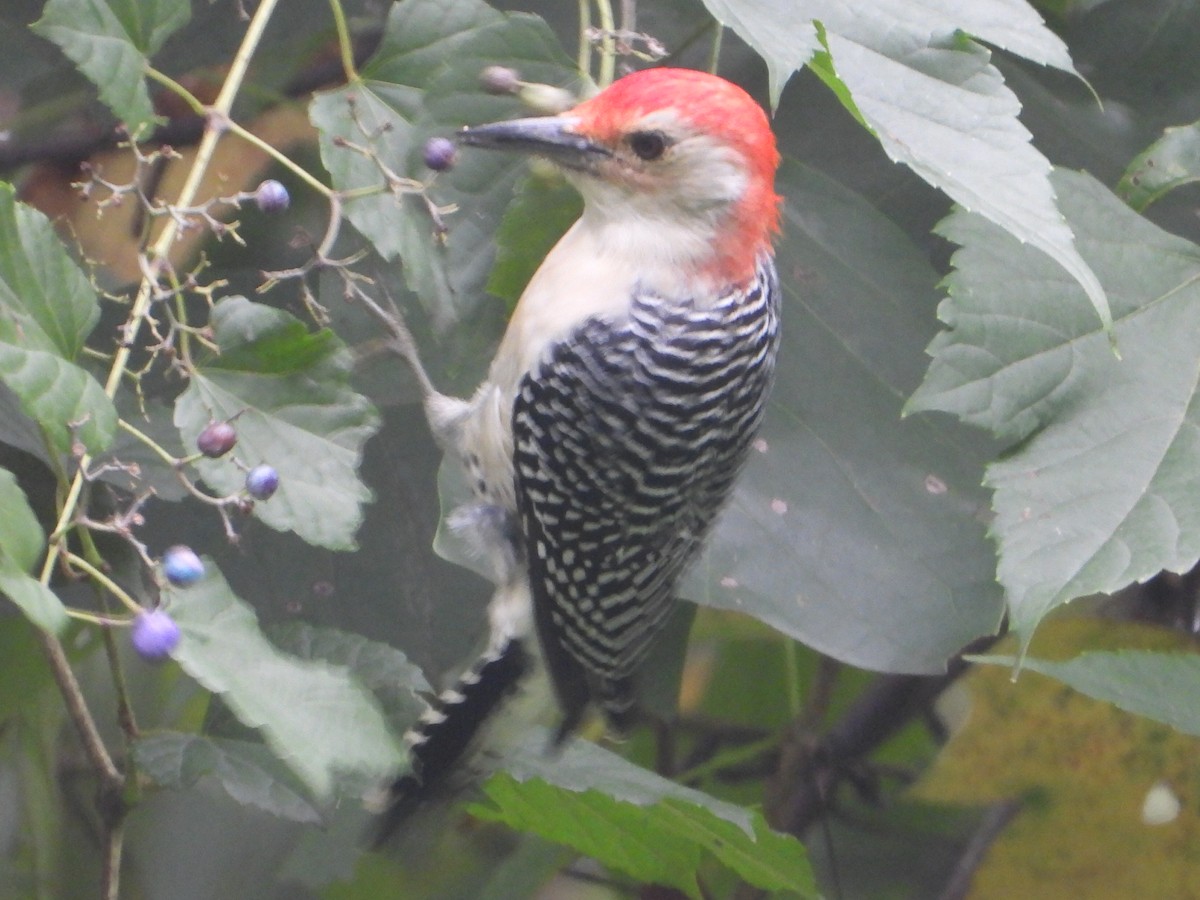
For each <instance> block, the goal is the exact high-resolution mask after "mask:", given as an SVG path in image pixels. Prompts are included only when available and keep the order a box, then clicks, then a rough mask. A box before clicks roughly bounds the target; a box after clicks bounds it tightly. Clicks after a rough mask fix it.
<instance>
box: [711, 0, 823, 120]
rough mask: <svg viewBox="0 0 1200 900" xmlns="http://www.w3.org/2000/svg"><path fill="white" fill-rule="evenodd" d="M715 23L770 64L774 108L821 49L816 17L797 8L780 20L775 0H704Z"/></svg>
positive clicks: (769, 71) (772, 105) (768, 67)
mask: <svg viewBox="0 0 1200 900" xmlns="http://www.w3.org/2000/svg"><path fill="white" fill-rule="evenodd" d="M704 5H705V6H706V7H707V8H708V11H709V13H710V14H711V15H712V17H713V18H714V19H716V20H717V21H718V22H720V23H721V25H722V26H724V27H725V28H732V29H733V30H734V31H735V32H736V33H737V35H738V36H739V37H740V38H741V39H742V40H744V41H745V42H746V43H747V44H749V45H750V46H751V47H753V48H754V50H755V52H757V53H758V55H759V56H761V57H762V58H763V61H764V62H765V63H766V64H767V72H768V73H769V76H770V80H771V108H772V109H774V108H775V107H777V106H779V97H780V95H782V94H783V88H784V85H786V84H787V82H788V79H789V78H791V77H792V75H793V74H794V73H795V72H796V71H797V70H799V69H800V67H801V66H803V65H804V64H805V63H806V62H808V61H809V60H810V59H811V58H812V56H813V54H814V53H816V52H817V51H818V50H820V49H821V42H820V41H819V40H817V30H816V27H815V26H814V24H813V18H814V16H810V15H808V14H806V13H805V12H802V11H801V10H800V9H799V8H798V7H802V6H804V4H802V3H801V4H796V5H795V6H794V7H793V9H792V10H790V11H789V14H788V15H787V16H780V14H779V6H778V5H777V4H776V3H774V2H772V0H704Z"/></svg>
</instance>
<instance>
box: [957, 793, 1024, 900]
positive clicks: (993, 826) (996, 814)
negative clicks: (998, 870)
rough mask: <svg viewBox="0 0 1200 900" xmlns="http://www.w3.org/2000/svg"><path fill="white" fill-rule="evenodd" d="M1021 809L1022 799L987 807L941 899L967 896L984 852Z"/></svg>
mask: <svg viewBox="0 0 1200 900" xmlns="http://www.w3.org/2000/svg"><path fill="white" fill-rule="evenodd" d="M1020 811H1021V802H1020V801H1019V800H1003V801H1001V802H999V803H993V804H992V805H991V806H989V807H988V810H987V812H986V813H985V814H984V816H983V821H982V822H980V823H979V827H978V828H976V829H975V833H974V834H973V835H971V840H970V842H969V843H968V844H967V846H966V849H965V850H963V855H962V856H961V857H959V860H958V864H957V865H955V867H954V872H953V874H951V876H950V881H949V883H947V885H946V886H945V887H944V888H943V889H942V892H941V893H940V894H938V900H964V898H965V897H966V896H967V894H968V893H969V892H970V890H971V882H972V881H973V880H974V879H975V872H976V870H978V868H979V864H980V863H982V862H983V858H984V856H986V855H987V852H988V850H989V849H990V848H991V846H992V844H993V843H995V841H996V838H998V837H999V836H1000V835H1001V833H1002V832H1003V831H1004V829H1005V828H1007V827H1008V825H1009V823H1010V822H1012V820H1013V819H1014V818H1015V817H1016V815H1017V813H1018V812H1020Z"/></svg>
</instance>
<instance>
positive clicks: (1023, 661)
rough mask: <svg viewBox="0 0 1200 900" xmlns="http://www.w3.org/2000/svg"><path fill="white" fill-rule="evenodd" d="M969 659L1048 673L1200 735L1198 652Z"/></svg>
mask: <svg viewBox="0 0 1200 900" xmlns="http://www.w3.org/2000/svg"><path fill="white" fill-rule="evenodd" d="M970 661H971V662H975V663H986V664H988V665H996V666H1004V667H1006V668H1009V669H1013V668H1015V667H1019V668H1021V669H1028V670H1030V671H1031V672H1038V673H1040V674H1042V675H1048V676H1049V677H1051V678H1055V679H1057V680H1058V681H1061V682H1063V683H1064V684H1068V685H1070V686H1071V687H1073V688H1074V689H1075V690H1077V691H1079V692H1080V693H1081V694H1087V695H1088V696H1089V697H1094V698H1095V699H1097V700H1107V701H1108V702H1109V703H1111V704H1113V705H1114V706H1117V707H1120V708H1121V709H1123V710H1125V711H1126V712H1131V713H1134V714H1135V715H1139V716H1145V717H1146V718H1149V719H1154V720H1155V721H1158V722H1163V723H1165V724H1167V725H1170V726H1171V727H1172V728H1175V729H1176V730H1178V731H1182V732H1183V733H1184V734H1191V735H1195V736H1197V737H1200V706H1198V705H1197V704H1196V698H1197V697H1198V696H1200V655H1197V654H1195V653H1160V652H1156V651H1153V650H1111V651H1104V650H1097V651H1090V652H1087V653H1081V654H1079V656H1076V657H1074V658H1073V659H1066V660H1051V659H1038V658H1036V657H1031V656H1025V657H1021V658H1020V659H1018V658H1017V657H1015V656H972V657H970Z"/></svg>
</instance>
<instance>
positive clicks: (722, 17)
mask: <svg viewBox="0 0 1200 900" xmlns="http://www.w3.org/2000/svg"><path fill="white" fill-rule="evenodd" d="M704 2H705V5H706V6H707V7H708V8H709V10H710V11H711V12H712V13H713V15H714V16H715V17H716V18H717V19H718V20H719V21H722V22H726V23H727V24H729V25H730V26H731V27H733V28H734V30H735V31H737V32H738V34H739V35H741V37H742V38H743V39H745V40H746V41H747V43H749V44H750V45H751V46H752V47H754V48H755V49H756V50H758V51H759V52H760V53H762V54H763V57H764V59H765V60H766V62H767V66H768V69H769V70H770V73H771V99H772V105H775V104H777V103H778V99H779V94H780V92H781V91H782V89H783V82H784V81H786V80H787V77H788V76H789V75H790V74H791V73H792V71H794V70H795V69H796V68H798V67H799V65H801V64H803V63H804V62H807V61H809V60H810V59H811V58H812V57H813V56H814V51H815V50H817V49H819V45H818V44H817V38H816V32H815V31H814V28H813V22H814V21H816V22H818V23H819V24H820V37H821V40H822V41H823V42H824V47H825V49H826V50H827V51H828V52H829V56H830V57H831V59H832V64H833V69H834V72H835V75H834V78H831V77H830V73H829V71H828V69H827V68H823V70H822V71H821V75H822V78H823V79H824V80H825V81H826V82H827V83H830V84H833V83H834V79H835V78H836V79H840V81H841V82H842V83H843V84H844V85H845V87H846V89H847V90H848V93H849V98H850V99H851V102H850V103H849V104H848V108H849V109H850V110H851V112H852V113H853V114H854V115H855V116H856V117H859V118H860V120H861V121H864V122H865V123H866V125H867V126H868V127H869V128H870V129H871V131H872V132H873V133H874V134H875V136H876V137H877V138H878V139H879V142H880V144H881V145H882V146H883V149H884V151H885V152H886V153H887V155H888V156H889V157H890V158H891V159H893V160H895V161H897V162H902V163H904V164H905V165H907V166H909V167H910V168H911V169H912V170H913V171H914V172H916V173H917V174H918V175H919V176H920V177H921V178H923V179H925V180H926V181H927V182H929V183H930V184H931V185H933V186H934V187H937V188H939V189H941V190H943V191H945V192H946V193H947V194H948V195H949V196H950V197H951V198H953V199H954V200H955V201H957V202H958V203H960V204H962V205H963V206H965V207H966V208H967V209H970V210H973V211H975V212H978V213H981V214H983V215H985V216H987V217H988V218H989V219H991V220H992V221H994V222H996V223H997V224H998V225H1000V226H1001V227H1002V228H1004V229H1005V230H1006V231H1008V232H1010V233H1011V234H1013V235H1014V236H1016V237H1017V238H1019V239H1021V240H1024V241H1028V242H1029V243H1030V244H1032V245H1033V246H1035V247H1038V248H1039V249H1041V250H1042V251H1043V252H1045V253H1047V254H1049V255H1050V256H1051V257H1052V258H1054V259H1055V260H1056V261H1057V262H1058V264H1059V265H1061V266H1062V267H1063V268H1065V269H1066V270H1067V271H1068V272H1070V273H1071V275H1072V276H1073V277H1074V278H1075V279H1077V280H1078V281H1079V283H1080V284H1081V285H1082V286H1083V287H1084V289H1085V290H1086V291H1087V293H1088V297H1089V298H1090V299H1091V301H1092V304H1093V305H1094V306H1095V308H1096V312H1097V314H1098V315H1099V316H1100V319H1101V321H1102V322H1104V323H1105V325H1106V327H1111V324H1112V321H1111V313H1110V311H1109V308H1108V300H1107V298H1106V297H1105V294H1104V289H1103V287H1102V286H1101V285H1100V282H1099V281H1098V280H1097V279H1096V276H1095V273H1093V272H1092V270H1091V269H1090V268H1089V267H1088V266H1087V264H1086V263H1085V262H1084V261H1083V259H1082V257H1080V255H1079V252H1078V251H1077V250H1076V248H1075V245H1074V240H1073V235H1072V234H1071V230H1070V229H1069V228H1068V227H1067V226H1066V224H1065V223H1064V222H1063V220H1062V216H1061V215H1060V214H1059V212H1058V209H1057V208H1056V206H1055V200H1054V192H1053V191H1052V190H1051V188H1050V183H1049V179H1048V176H1049V173H1050V163H1049V162H1048V161H1047V160H1046V158H1045V157H1044V156H1043V155H1042V154H1041V153H1040V152H1038V151H1037V150H1035V149H1034V148H1033V146H1032V145H1031V144H1030V143H1029V137H1030V136H1029V132H1028V131H1027V130H1026V129H1025V127H1024V126H1023V125H1022V124H1021V123H1020V121H1019V120H1018V119H1017V114H1018V113H1019V112H1020V110H1021V104H1020V102H1019V101H1018V100H1017V98H1016V96H1015V95H1014V94H1013V93H1012V91H1011V90H1009V89H1008V88H1007V87H1006V86H1005V84H1004V79H1003V77H1002V76H1001V75H1000V72H999V71H998V70H997V69H996V68H995V66H993V65H991V62H990V54H989V53H988V51H987V50H985V49H984V48H983V47H981V46H979V45H978V44H975V43H974V42H972V41H970V40H969V39H966V38H965V37H963V36H962V33H963V32H965V33H968V34H971V35H974V36H975V37H977V38H979V39H981V40H984V41H987V42H989V43H992V44H995V45H996V46H999V47H1003V48H1004V49H1006V50H1008V51H1010V52H1012V53H1015V54H1017V55H1018V56H1023V57H1025V58H1026V59H1029V60H1032V61H1033V62H1037V63H1041V64H1043V65H1049V66H1054V67H1055V68H1057V69H1060V70H1062V71H1064V72H1070V73H1073V74H1074V73H1075V69H1074V66H1073V65H1072V63H1071V59H1070V55H1069V54H1068V52H1067V48H1066V45H1065V44H1064V43H1063V42H1062V40H1061V39H1060V38H1058V37H1057V36H1056V35H1055V34H1054V33H1053V32H1051V31H1050V30H1049V29H1048V28H1047V27H1046V26H1045V24H1044V23H1043V22H1042V21H1041V19H1040V18H1039V17H1038V15H1037V13H1036V12H1035V11H1034V10H1033V8H1032V7H1030V6H1029V5H1028V4H1027V3H1025V2H1023V0H983V2H972V3H960V2H957V0H932V2H925V3H919V4H915V3H897V2H889V3H876V4H869V5H866V6H860V5H847V4H844V3H841V2H832V0H801V2H799V3H795V4H793V6H792V9H791V10H790V13H789V15H788V16H787V17H783V18H781V17H780V15H779V10H778V5H777V4H775V3H772V2H770V0H741V2H738V3H737V4H734V3H732V2H730V0H704ZM835 90H836V88H835ZM837 93H838V94H839V96H841V97H842V98H843V99H846V95H845V94H844V93H843V92H841V91H837Z"/></svg>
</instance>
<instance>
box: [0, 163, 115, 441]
mask: <svg viewBox="0 0 1200 900" xmlns="http://www.w3.org/2000/svg"><path fill="white" fill-rule="evenodd" d="M99 318H100V309H99V306H98V304H97V301H96V292H95V291H94V290H92V287H91V285H90V284H88V280H87V278H86V277H85V276H84V274H83V273H82V272H81V271H79V267H78V266H76V265H75V263H74V262H73V261H72V260H71V257H70V256H69V255H68V254H67V251H66V250H65V249H64V247H63V245H62V243H61V242H60V241H59V239H58V236H57V235H56V234H55V233H54V227H53V226H52V225H51V224H50V220H49V219H47V218H46V217H45V216H44V215H42V214H41V213H40V212H37V211H36V210H34V209H31V208H30V207H27V206H25V205H24V204H21V203H18V202H17V201H16V194H15V192H14V191H13V189H12V187H11V186H10V185H7V184H3V183H0V379H3V381H4V382H5V383H6V384H7V385H8V387H9V388H10V389H11V390H12V391H13V393H15V394H16V395H17V397H18V398H19V399H20V401H21V408H22V410H24V412H25V413H26V414H27V415H28V416H29V417H30V418H32V419H33V420H34V421H36V422H37V423H38V425H39V426H40V427H41V429H42V431H43V432H44V433H45V434H46V436H47V437H48V438H49V440H50V441H51V443H52V444H53V445H54V448H55V449H56V450H57V451H59V452H61V453H67V452H69V451H70V450H71V444H72V439H73V438H78V439H79V440H80V441H82V442H83V443H84V445H85V446H86V447H87V448H88V449H89V450H91V451H96V450H101V449H103V448H104V447H105V446H107V445H108V443H109V442H110V441H111V440H112V437H113V433H114V431H115V430H116V423H117V416H116V412H115V411H114V409H113V405H112V403H111V402H110V401H109V399H108V397H106V396H105V395H104V390H103V388H101V387H100V384H99V383H98V382H97V381H96V380H95V379H94V378H92V376H91V375H89V374H88V373H87V372H85V371H84V370H83V369H81V368H79V367H78V366H76V365H75V364H74V363H73V360H74V359H75V358H76V357H77V356H78V355H79V351H80V350H81V349H82V348H83V342H84V340H85V339H86V338H87V336H88V335H89V334H91V331H92V329H93V328H94V327H95V326H96V322H97V320H98V319H99ZM72 425H73V426H74V429H72V428H71V427H69V426H72Z"/></svg>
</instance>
